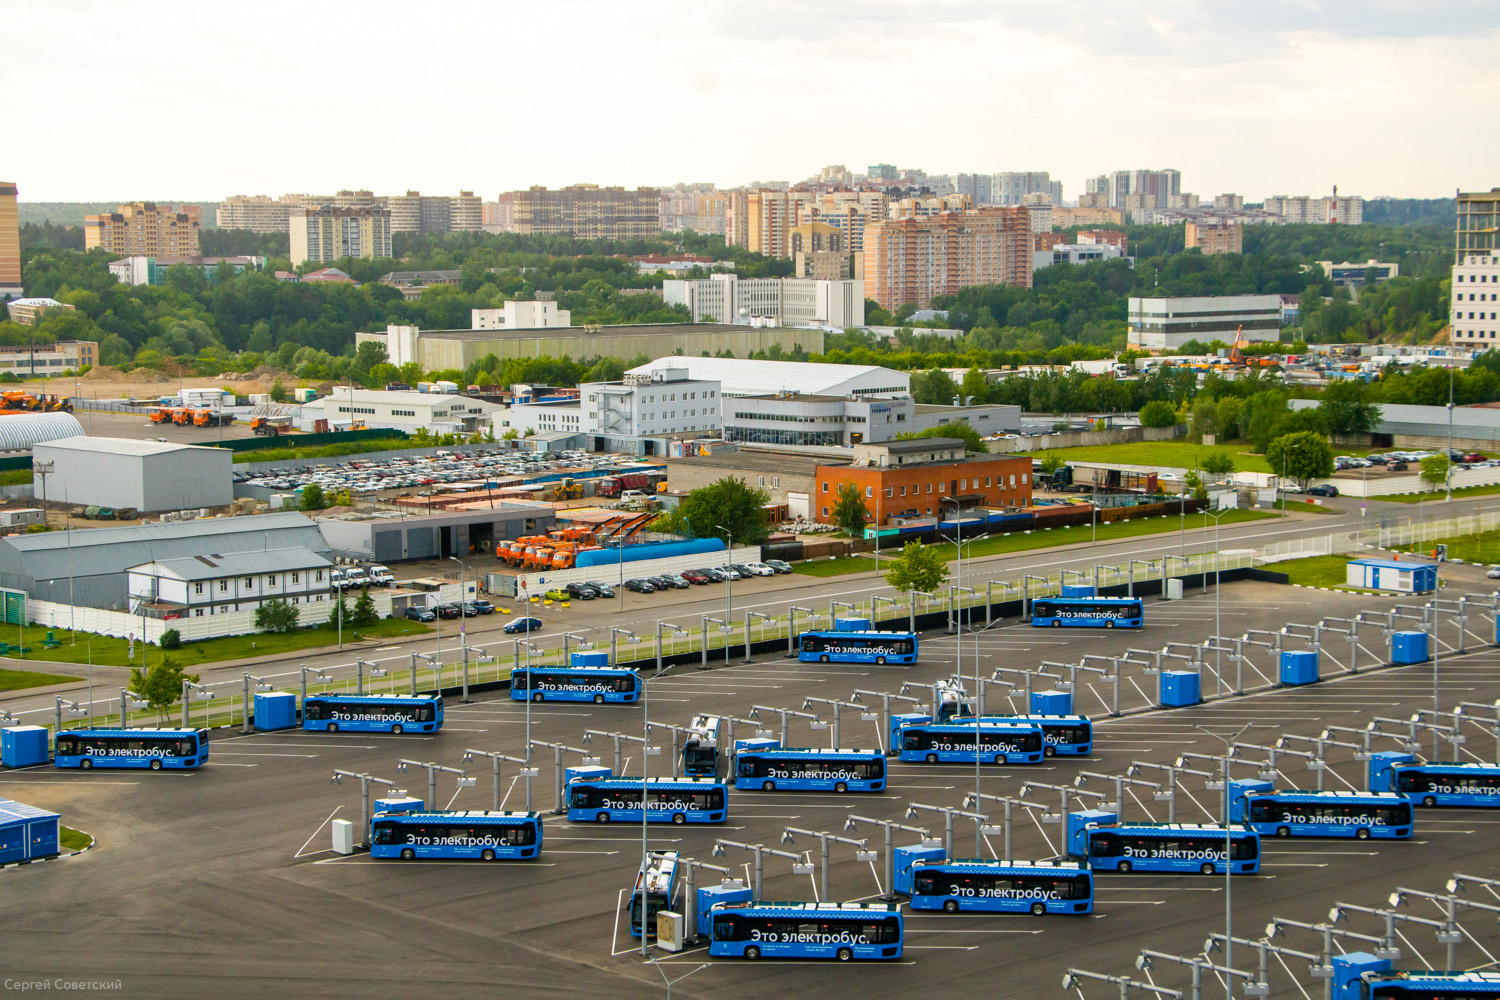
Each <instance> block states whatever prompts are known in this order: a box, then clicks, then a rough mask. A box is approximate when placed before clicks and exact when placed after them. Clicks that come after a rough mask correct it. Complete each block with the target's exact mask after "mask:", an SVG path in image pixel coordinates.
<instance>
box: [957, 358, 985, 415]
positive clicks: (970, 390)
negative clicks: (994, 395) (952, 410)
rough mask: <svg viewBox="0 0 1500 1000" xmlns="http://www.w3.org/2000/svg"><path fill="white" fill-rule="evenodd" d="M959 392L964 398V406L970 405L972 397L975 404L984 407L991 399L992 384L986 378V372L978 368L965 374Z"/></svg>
mask: <svg viewBox="0 0 1500 1000" xmlns="http://www.w3.org/2000/svg"><path fill="white" fill-rule="evenodd" d="M958 392H959V395H960V396H962V397H963V399H962V400H961V401H960V402H962V403H963V404H964V405H966V406H967V405H968V403H969V400H970V398H971V397H972V399H973V401H974V402H976V403H979V404H981V405H983V404H984V403H986V402H988V401H989V398H990V383H989V381H988V380H987V379H986V378H985V377H984V372H982V371H980V370H979V368H978V367H977V366H976V367H973V368H970V369H969V370H968V371H967V372H965V373H964V380H963V382H961V383H960V384H959V387H958Z"/></svg>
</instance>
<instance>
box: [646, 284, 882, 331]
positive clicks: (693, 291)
mask: <svg viewBox="0 0 1500 1000" xmlns="http://www.w3.org/2000/svg"><path fill="white" fill-rule="evenodd" d="M661 297H662V301H663V302H665V303H666V304H667V305H669V306H671V305H681V306H687V308H688V311H689V312H690V313H691V314H692V317H693V322H694V323H742V324H743V323H753V322H755V321H764V322H767V323H770V324H771V325H774V326H823V327H837V328H838V329H844V328H846V327H851V326H864V325H865V286H864V282H863V281H847V280H846V281H830V280H825V279H819V278H741V277H739V276H738V275H734V274H714V275H710V276H709V277H707V278H701V279H682V280H679V279H674V278H669V279H667V280H665V281H663V282H662V289H661Z"/></svg>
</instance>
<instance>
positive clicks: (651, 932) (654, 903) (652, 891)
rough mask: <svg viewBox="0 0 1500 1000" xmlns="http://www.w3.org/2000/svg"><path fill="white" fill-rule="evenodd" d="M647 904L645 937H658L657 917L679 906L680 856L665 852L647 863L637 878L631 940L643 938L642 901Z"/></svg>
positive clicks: (632, 909) (631, 904)
mask: <svg viewBox="0 0 1500 1000" xmlns="http://www.w3.org/2000/svg"><path fill="white" fill-rule="evenodd" d="M643 895H644V896H645V900H646V937H647V938H648V939H650V938H654V937H656V915H657V914H658V913H659V912H661V911H662V910H668V909H671V908H673V907H674V906H676V905H677V852H676V851H664V852H662V853H661V854H653V855H652V856H651V857H649V858H647V859H646V863H645V865H643V866H642V867H641V868H640V870H639V871H637V872H636V875H635V889H634V890H632V891H631V893H630V936H631V937H637V938H638V937H640V936H641V897H642V896H643Z"/></svg>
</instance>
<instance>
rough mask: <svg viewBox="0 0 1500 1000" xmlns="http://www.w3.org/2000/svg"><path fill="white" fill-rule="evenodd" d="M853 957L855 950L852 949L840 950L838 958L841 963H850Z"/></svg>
mask: <svg viewBox="0 0 1500 1000" xmlns="http://www.w3.org/2000/svg"><path fill="white" fill-rule="evenodd" d="M853 957H854V949H852V948H840V949H839V950H838V958H839V961H840V962H847V961H849V960H850V959H851V958H853Z"/></svg>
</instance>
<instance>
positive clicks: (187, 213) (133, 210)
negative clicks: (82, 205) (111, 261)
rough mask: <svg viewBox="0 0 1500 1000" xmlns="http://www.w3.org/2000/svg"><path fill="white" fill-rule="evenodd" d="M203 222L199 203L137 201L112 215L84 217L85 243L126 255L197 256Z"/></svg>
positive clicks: (90, 247)
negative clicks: (179, 204) (175, 206)
mask: <svg viewBox="0 0 1500 1000" xmlns="http://www.w3.org/2000/svg"><path fill="white" fill-rule="evenodd" d="M200 224H201V220H200V213H199V209H198V206H196V205H184V206H183V207H182V209H181V210H180V211H179V210H174V209H173V208H172V206H171V205H158V204H156V202H154V201H136V202H131V203H130V204H128V205H121V206H120V207H119V208H118V209H117V210H115V211H114V212H111V213H110V214H109V215H85V216H84V217H83V246H84V249H86V250H93V249H94V248H95V247H99V248H101V249H104V250H108V251H109V252H110V253H115V254H120V255H121V256H125V257H196V256H198V229H199V226H200Z"/></svg>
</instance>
